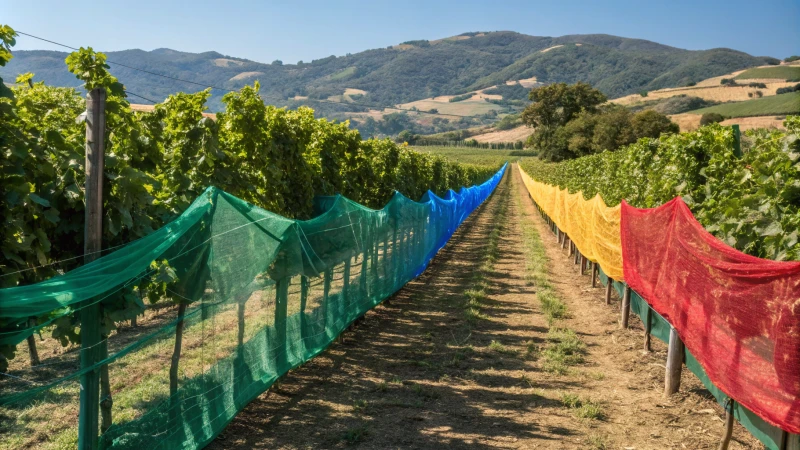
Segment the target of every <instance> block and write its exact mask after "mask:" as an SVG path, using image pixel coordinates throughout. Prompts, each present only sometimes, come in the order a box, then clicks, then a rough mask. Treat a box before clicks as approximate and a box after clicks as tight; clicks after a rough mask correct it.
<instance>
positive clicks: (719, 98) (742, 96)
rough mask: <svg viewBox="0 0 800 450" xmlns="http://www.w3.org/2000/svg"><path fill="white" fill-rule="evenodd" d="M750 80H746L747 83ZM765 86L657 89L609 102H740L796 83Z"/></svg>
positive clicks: (771, 81) (632, 103) (773, 82)
mask: <svg viewBox="0 0 800 450" xmlns="http://www.w3.org/2000/svg"><path fill="white" fill-rule="evenodd" d="M749 81H750V80H748V82H749ZM759 82H763V83H765V84H766V85H767V88H766V89H759V88H752V87H747V86H735V87H729V86H720V85H717V86H709V87H697V86H693V87H686V88H670V89H659V90H657V91H651V92H648V94H647V97H642V96H641V95H639V94H632V95H628V96H625V97H620V98H615V99H613V100H611V102H612V103H616V104H619V105H634V104H636V103H640V102H643V101H646V100H657V99H664V98H670V97H675V96H678V95H687V96H690V97H700V98H702V99H704V100H712V101H716V102H741V101H745V100H750V99H752V98H753V97H750V96H749V95H748V94H751V95H754V94H755V92H756V91H761V93H762V94H763V95H764V96H765V97H768V96H771V95H775V94H776V91H777V90H778V88H782V87H787V86H794V85H795V84H797V83H787V82H785V81H777V82H776V81H775V80H760V81H759Z"/></svg>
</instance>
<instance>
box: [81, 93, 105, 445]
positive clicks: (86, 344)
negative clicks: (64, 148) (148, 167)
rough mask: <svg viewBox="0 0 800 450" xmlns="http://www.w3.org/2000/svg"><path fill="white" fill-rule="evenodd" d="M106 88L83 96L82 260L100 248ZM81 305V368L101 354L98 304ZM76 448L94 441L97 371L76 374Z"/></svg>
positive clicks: (91, 257) (97, 359)
mask: <svg viewBox="0 0 800 450" xmlns="http://www.w3.org/2000/svg"><path fill="white" fill-rule="evenodd" d="M105 129H106V91H105V89H103V88H96V89H92V90H91V91H89V93H88V94H87V95H86V166H85V170H86V184H85V187H84V190H85V194H84V200H85V202H86V209H85V211H84V217H85V224H84V234H83V236H84V244H83V251H84V254H85V256H84V262H86V263H89V262H91V261H94V260H95V259H96V258H97V257H98V256H99V252H100V250H101V249H102V238H103V171H104V169H103V166H104V164H105ZM91 303H92V302H91V301H90V302H89V304H88V305H85V306H84V307H83V309H82V310H81V312H80V316H81V353H80V362H81V368H83V369H86V368H89V367H92V366H94V365H95V364H96V363H97V361H99V360H100V356H101V355H102V353H103V349H102V348H101V345H100V342H101V335H100V317H101V311H100V304H99V303H94V304H91ZM80 386H81V390H80V407H79V412H78V449H79V450H93V449H96V448H97V444H98V434H97V433H98V427H99V425H100V423H99V416H98V414H99V412H100V411H99V409H100V408H99V406H100V371H99V370H87V371H86V372H85V373H84V374H83V375H81V376H80Z"/></svg>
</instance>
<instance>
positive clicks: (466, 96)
mask: <svg viewBox="0 0 800 450" xmlns="http://www.w3.org/2000/svg"><path fill="white" fill-rule="evenodd" d="M473 95H475V93H474V92H468V93H466V94H462V95H456V96H455V97H452V98H451V99H450V100H448V101H449V102H450V103H455V102H463V101H464V100H467V99H470V98H472V96H473Z"/></svg>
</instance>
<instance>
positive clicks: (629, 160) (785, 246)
mask: <svg viewBox="0 0 800 450" xmlns="http://www.w3.org/2000/svg"><path fill="white" fill-rule="evenodd" d="M784 126H785V127H786V129H787V130H786V131H781V130H777V129H757V130H751V131H748V132H746V135H745V136H743V137H742V155H741V156H740V155H737V154H735V151H734V148H735V146H734V140H735V138H736V137H735V136H734V131H733V129H732V128H730V127H722V126H720V125H716V124H714V125H709V126H706V127H702V128H700V129H698V130H696V131H693V132H689V133H681V134H672V135H665V136H662V137H661V138H659V139H648V138H645V139H641V140H639V141H638V142H636V143H634V144H631V145H629V146H627V147H623V148H621V149H619V150H617V151H614V152H603V153H599V154H595V155H591V156H585V157H582V158H578V159H573V160H569V161H564V162H560V163H545V162H542V161H540V160H538V159H534V158H526V159H524V160H523V161H522V163H521V165H522V167H523V169H524V170H525V171H526V172H527V173H528V174H529V175H530V176H531V177H532V178H534V179H536V180H537V181H541V182H544V183H547V184H552V185H558V186H560V187H561V188H567V189H569V191H570V192H572V193H574V192H578V191H582V192H583V195H584V197H585V198H587V199H590V198H591V197H594V196H595V195H597V194H600V196H601V197H602V198H603V200H604V201H605V202H606V204H608V205H609V206H614V205H617V204H619V203H620V202H621V201H622V200H625V201H626V202H628V203H629V204H631V205H632V206H635V207H639V208H652V207H655V206H659V205H661V204H663V203H665V202H667V201H669V200H671V199H673V198H674V197H676V196H680V197H682V198H683V200H684V201H685V202H686V203H687V205H688V206H689V208H691V210H692V213H693V214H694V216H695V217H696V218H697V219H698V220H699V221H700V223H702V224H703V226H704V227H705V229H706V230H708V231H709V232H711V233H712V234H714V235H715V236H716V237H718V238H719V239H721V240H723V241H724V242H725V243H727V244H728V245H730V246H732V247H734V248H736V249H738V250H741V251H743V252H745V253H748V254H751V255H754V256H758V257H761V258H768V259H774V260H800V243H799V242H798V231H797V230H798V227H800V117H788V118H787V119H786V121H785V122H784Z"/></svg>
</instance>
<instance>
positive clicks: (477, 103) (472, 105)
mask: <svg viewBox="0 0 800 450" xmlns="http://www.w3.org/2000/svg"><path fill="white" fill-rule="evenodd" d="M477 97H478V98H476V97H473V98H470V99H468V100H464V101H461V102H455V103H450V99H451V98H453V96H452V95H443V96H440V97H434V98H427V99H423V100H417V101H414V102H409V103H403V104H402V105H399V106H400V108H403V109H411V108H413V107H416V108H417V109H419V110H421V111H430V110H431V109H436V110H438V111H439V113H440V114H452V115H457V116H477V115H480V114H486V113H487V112H489V111H492V110H500V109H502V108H501V107H500V106H498V105H495V104H493V103H489V102H487V101H486V100H484V99H483V98H480V96H477Z"/></svg>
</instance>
